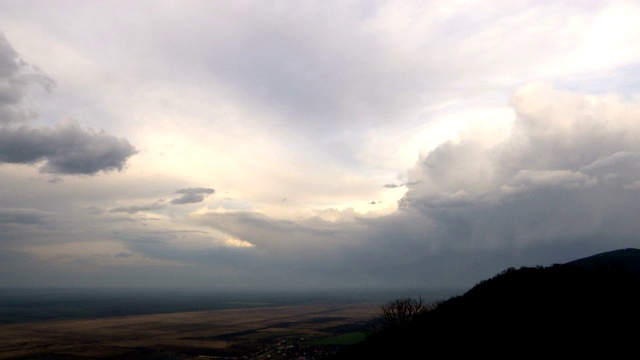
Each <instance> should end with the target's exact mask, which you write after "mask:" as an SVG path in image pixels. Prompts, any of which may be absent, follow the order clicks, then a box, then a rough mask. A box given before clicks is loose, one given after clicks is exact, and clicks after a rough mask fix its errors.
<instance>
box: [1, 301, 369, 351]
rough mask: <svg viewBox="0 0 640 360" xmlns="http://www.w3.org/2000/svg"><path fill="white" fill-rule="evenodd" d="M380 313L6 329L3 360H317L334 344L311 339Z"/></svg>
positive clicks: (348, 310) (246, 311) (265, 310)
mask: <svg viewBox="0 0 640 360" xmlns="http://www.w3.org/2000/svg"><path fill="white" fill-rule="evenodd" d="M379 310H380V303H376V302H367V303H353V302H344V303H325V304H320V303H318V304H309V305H287V306H270V307H252V308H240V309H238V308H236V309H219V310H208V311H191V312H175V313H163V314H145V315H133V316H117V317H102V318H91V319H74V320H56V321H40V322H23V323H13V324H4V325H0V359H21V358H24V359H27V358H29V359H38V358H41V359H44V358H47V359H56V358H65V359H74V358H78V359H80V358H83V359H86V358H102V359H109V358H147V359H195V358H200V359H201V358H229V359H234V358H238V359H239V358H256V359H257V358H271V359H278V358H280V359H287V358H293V357H294V356H295V357H298V356H306V357H307V358H309V359H311V358H320V357H321V356H322V355H323V354H325V353H326V352H330V351H333V350H334V349H335V345H310V344H313V342H314V340H319V339H323V338H331V337H334V336H338V335H340V334H348V333H350V332H353V331H354V330H357V329H358V328H361V329H362V328H364V327H366V324H367V322H368V321H370V320H371V319H372V318H373V317H374V316H375V315H376V314H377V313H378V312H379ZM329 343H330V342H329ZM319 344H320V343H319Z"/></svg>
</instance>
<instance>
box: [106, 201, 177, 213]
mask: <svg viewBox="0 0 640 360" xmlns="http://www.w3.org/2000/svg"><path fill="white" fill-rule="evenodd" d="M164 206H165V205H164V204H162V203H160V202H157V203H153V204H148V205H131V206H119V207H116V208H113V209H111V210H109V212H111V213H127V214H135V213H138V212H141V211H152V210H158V209H162V208H163V207H164Z"/></svg>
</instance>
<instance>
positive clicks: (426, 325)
mask: <svg viewBox="0 0 640 360" xmlns="http://www.w3.org/2000/svg"><path fill="white" fill-rule="evenodd" d="M639 266H640V250H637V249H624V250H619V251H614V252H609V253H603V254H598V255H594V256H591V257H588V258H584V259H579V260H575V261H572V262H570V263H567V264H563V265H560V264H557V265H553V266H549V267H523V268H520V269H517V270H516V269H508V270H505V271H503V272H502V273H500V274H498V275H496V276H495V277H493V278H491V279H488V280H485V281H482V282H480V283H479V284H477V285H476V286H474V287H473V288H472V289H470V290H469V291H467V292H466V293H465V294H463V295H461V296H458V297H454V298H451V299H449V300H447V301H444V302H442V303H440V304H438V305H437V306H436V307H435V309H433V310H431V311H428V312H426V313H424V314H422V315H421V316H420V317H418V318H416V319H415V320H414V321H412V322H411V323H409V324H406V325H403V326H396V327H389V328H386V329H384V330H382V331H380V332H378V333H375V334H373V335H371V336H370V337H369V338H368V339H367V340H366V341H364V342H362V343H360V344H358V345H356V346H352V347H350V348H347V349H345V350H344V351H343V352H341V353H340V354H339V357H338V358H343V359H356V358H358V359H360V358H389V359H393V358H395V359H401V358H423V357H424V358H426V357H429V356H478V355H490V356H494V357H496V356H497V357H501V358H502V357H522V356H527V357H529V356H532V355H535V356H545V357H547V356H551V355H554V357H556V356H559V355H561V356H571V357H576V356H586V355H590V356H593V355H595V354H598V355H601V356H607V357H611V356H616V355H622V354H624V353H626V352H627V351H633V350H636V345H635V344H636V342H637V329H638V326H640V307H639V305H640V277H639V276H638V272H637V271H636V269H638V268H639Z"/></svg>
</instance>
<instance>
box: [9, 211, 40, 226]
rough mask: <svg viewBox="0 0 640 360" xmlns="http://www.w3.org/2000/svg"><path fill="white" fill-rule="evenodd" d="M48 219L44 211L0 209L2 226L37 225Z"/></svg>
mask: <svg viewBox="0 0 640 360" xmlns="http://www.w3.org/2000/svg"><path fill="white" fill-rule="evenodd" d="M47 218H48V214H47V213H46V212H44V211H40V210H34V209H0V224H21V225H35V224H42V223H44V222H45V221H46V219H47Z"/></svg>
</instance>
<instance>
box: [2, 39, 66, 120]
mask: <svg viewBox="0 0 640 360" xmlns="http://www.w3.org/2000/svg"><path fill="white" fill-rule="evenodd" d="M30 84H39V85H42V86H43V87H44V88H45V89H46V90H48V91H49V90H50V89H51V88H52V87H53V86H54V85H55V84H54V82H53V80H52V79H51V78H49V77H47V76H46V75H44V74H42V73H41V72H40V71H39V70H38V69H37V68H35V67H32V66H29V65H28V64H27V63H26V62H24V61H23V60H22V59H21V58H20V56H19V55H18V53H17V52H16V51H15V50H14V49H13V47H12V46H11V44H9V42H8V41H7V39H6V38H5V36H4V34H2V33H0V125H2V124H11V123H18V122H23V121H25V120H28V119H31V118H33V117H34V116H35V111H34V110H33V109H32V108H30V107H29V106H28V105H27V104H26V103H25V102H24V97H25V89H26V87H27V86H28V85H30Z"/></svg>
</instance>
